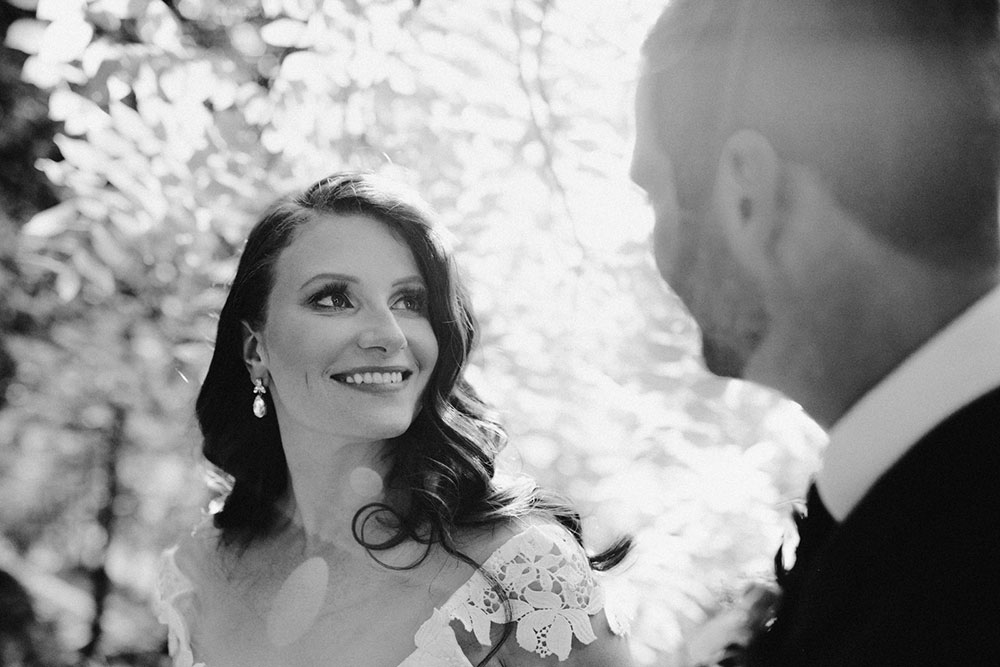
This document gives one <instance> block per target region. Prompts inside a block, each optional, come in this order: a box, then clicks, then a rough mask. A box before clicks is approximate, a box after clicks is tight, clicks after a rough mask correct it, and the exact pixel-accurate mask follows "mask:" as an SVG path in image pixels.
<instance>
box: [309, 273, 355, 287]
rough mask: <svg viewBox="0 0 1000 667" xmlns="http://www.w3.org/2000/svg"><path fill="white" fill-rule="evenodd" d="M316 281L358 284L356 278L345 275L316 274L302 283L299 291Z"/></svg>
mask: <svg viewBox="0 0 1000 667" xmlns="http://www.w3.org/2000/svg"><path fill="white" fill-rule="evenodd" d="M317 280H336V281H338V282H343V283H357V282H360V280H359V279H358V277H357V276H352V275H349V274H347V273H318V274H316V275H315V276H313V277H312V278H310V279H309V280H307V281H305V282H304V283H302V285H301V286H300V287H299V289H303V288H305V287H307V286H308V285H310V284H311V283H314V282H316V281H317Z"/></svg>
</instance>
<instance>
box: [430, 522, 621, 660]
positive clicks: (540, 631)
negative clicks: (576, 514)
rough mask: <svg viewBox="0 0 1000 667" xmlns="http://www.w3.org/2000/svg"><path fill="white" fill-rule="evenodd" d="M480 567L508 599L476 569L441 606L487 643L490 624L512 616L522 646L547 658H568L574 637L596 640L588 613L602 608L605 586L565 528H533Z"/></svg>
mask: <svg viewBox="0 0 1000 667" xmlns="http://www.w3.org/2000/svg"><path fill="white" fill-rule="evenodd" d="M482 569H483V570H484V571H486V572H488V573H489V574H490V575H492V576H493V577H496V583H497V584H498V585H499V588H500V589H501V590H502V591H503V596H504V598H506V600H504V599H501V596H500V593H499V592H498V591H497V590H496V589H495V588H494V587H493V586H491V585H490V582H489V581H488V580H487V578H486V577H484V576H483V574H482V573H480V572H476V573H475V574H474V575H473V576H472V578H471V579H469V581H468V582H466V584H465V585H464V586H462V588H460V589H458V591H456V592H455V595H453V596H452V597H451V599H449V600H448V602H447V603H446V604H445V605H444V607H443V608H442V609H441V611H442V612H443V614H445V615H447V617H448V618H449V619H452V620H458V621H460V622H461V623H462V625H463V626H464V627H465V629H466V630H468V631H470V632H472V633H473V634H474V635H475V637H476V639H477V640H478V641H479V643H480V644H482V645H483V646H489V645H490V628H491V627H492V624H494V623H497V624H503V623H508V622H511V621H514V622H516V623H517V632H516V634H515V637H516V639H517V643H518V645H519V646H520V647H521V648H523V649H524V650H526V651H530V652H533V653H537V654H538V655H539V656H541V657H543V658H544V657H546V656H549V655H553V654H555V655H556V656H558V657H559V660H565V659H566V658H567V657H568V656H569V653H570V649H571V647H572V644H573V638H574V637H575V638H576V639H577V640H578V641H580V642H581V643H583V644H589V643H590V642H592V641H594V639H596V635H595V634H594V629H593V627H592V626H591V623H590V616H592V615H593V614H596V613H597V612H599V611H600V610H601V609H602V608H603V607H604V590H603V589H602V588H601V587H600V586H598V585H597V582H596V581H595V580H594V576H593V573H592V572H591V570H590V564H589V563H588V562H587V556H586V554H585V553H584V552H583V550H582V549H581V548H580V547H579V546H578V545H577V544H576V542H574V541H573V538H572V537H571V536H570V535H569V534H567V533H566V531H565V529H563V528H561V527H559V526H534V527H531V528H529V529H528V530H526V531H525V532H523V533H521V534H520V535H517V536H516V537H514V538H512V539H511V540H509V541H508V542H507V543H505V544H504V545H503V546H501V547H500V548H499V549H498V550H497V551H495V552H494V553H493V555H492V556H490V558H489V559H488V560H487V561H486V562H485V563H483V566H482ZM505 603H506V604H505ZM431 620H434V619H431ZM418 646H419V644H418Z"/></svg>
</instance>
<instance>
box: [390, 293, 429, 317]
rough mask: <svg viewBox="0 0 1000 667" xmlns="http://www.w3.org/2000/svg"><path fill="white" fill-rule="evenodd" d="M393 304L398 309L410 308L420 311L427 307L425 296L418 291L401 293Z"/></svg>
mask: <svg viewBox="0 0 1000 667" xmlns="http://www.w3.org/2000/svg"><path fill="white" fill-rule="evenodd" d="M393 306H394V307H396V308H398V309H400V310H412V311H414V312H417V313H422V312H424V311H425V310H426V308H427V298H426V297H425V296H424V295H423V294H418V293H413V294H403V295H401V296H400V297H399V298H398V299H396V303H394V304H393Z"/></svg>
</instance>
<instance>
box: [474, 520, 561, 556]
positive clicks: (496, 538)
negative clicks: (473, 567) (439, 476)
mask: <svg viewBox="0 0 1000 667" xmlns="http://www.w3.org/2000/svg"><path fill="white" fill-rule="evenodd" d="M532 529H534V530H536V531H542V532H545V533H547V534H550V535H554V536H559V537H561V538H565V539H564V540H561V541H565V540H573V541H575V539H574V538H573V536H572V535H571V534H570V532H569V530H567V529H566V528H565V527H564V526H562V525H561V524H559V523H558V522H557V521H556V520H555V519H552V518H550V517H548V516H546V515H543V514H541V513H538V514H530V515H527V516H521V517H515V518H510V519H507V520H505V521H502V522H498V523H495V524H493V525H491V526H489V527H485V528H478V529H475V530H467V531H466V532H465V533H464V534H463V535H462V536H461V538H460V548H461V550H462V551H463V553H465V554H466V555H467V556H469V557H470V558H471V559H472V560H474V561H475V562H476V563H478V564H479V565H483V564H484V563H485V562H486V561H487V560H489V558H490V557H491V556H493V555H494V554H495V553H497V552H498V551H499V550H500V549H501V548H502V547H504V546H507V545H511V544H514V543H516V542H517V541H518V540H519V539H523V538H524V536H525V535H526V534H528V533H529V532H530V531H532Z"/></svg>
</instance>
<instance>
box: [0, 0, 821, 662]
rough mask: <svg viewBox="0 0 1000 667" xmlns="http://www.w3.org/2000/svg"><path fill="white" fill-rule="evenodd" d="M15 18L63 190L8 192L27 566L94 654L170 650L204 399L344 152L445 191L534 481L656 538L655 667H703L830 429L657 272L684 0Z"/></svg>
mask: <svg viewBox="0 0 1000 667" xmlns="http://www.w3.org/2000/svg"><path fill="white" fill-rule="evenodd" d="M9 5H12V6H16V8H17V13H16V15H13V16H14V18H13V21H12V23H11V24H10V27H9V29H8V30H7V34H6V38H5V45H6V53H12V52H14V51H17V52H20V53H21V54H22V55H21V56H20V60H19V62H21V61H23V67H22V68H21V76H22V78H23V80H24V82H25V83H24V84H18V85H19V86H21V88H19V89H18V91H16V94H15V95H13V96H7V89H6V87H5V91H4V94H5V96H7V97H10V98H11V99H13V100H14V101H15V102H16V103H19V104H20V103H23V104H28V105H30V104H36V102H32V101H30V100H41V101H40V102H39V104H41V105H42V106H41V108H47V113H48V119H44V118H42V119H39V118H38V114H35V116H34V118H35V121H34V122H36V123H38V125H33V126H31V131H25V132H22V133H21V134H22V135H24V136H32V137H39V136H40V137H42V138H44V137H45V128H48V127H57V128H58V133H57V135H56V136H55V138H54V140H53V141H54V146H55V148H52V146H51V144H50V143H48V142H45V143H44V145H43V146H41V148H39V149H37V150H36V152H35V153H34V154H33V155H34V157H38V158H39V159H38V160H37V162H36V165H37V167H38V169H40V170H41V172H43V173H44V175H45V177H46V178H47V179H48V182H49V183H50V184H51V185H52V186H53V187H54V188H56V190H55V191H56V192H57V193H58V196H59V202H60V203H58V204H56V205H54V206H50V207H47V208H45V210H42V211H41V212H39V213H37V214H36V215H33V216H32V217H31V218H30V220H27V221H26V222H25V219H26V218H27V215H28V214H30V213H33V212H34V210H37V208H39V206H36V209H31V208H20V209H16V208H13V207H11V206H10V205H9V204H8V202H7V200H4V206H5V209H6V210H7V215H8V216H13V217H12V218H11V220H15V219H16V222H7V220H6V219H4V225H5V226H4V227H3V228H2V229H0V235H2V238H3V254H2V261H3V263H4V264H3V266H4V267H5V268H4V272H3V273H0V276H2V277H3V281H4V284H3V285H2V286H3V288H4V292H5V302H4V304H3V309H2V311H0V312H2V313H4V317H3V319H0V324H2V323H4V322H5V323H6V324H5V325H3V330H4V331H5V338H6V340H5V341H4V343H5V346H6V347H7V349H8V350H10V352H11V354H12V356H13V358H15V359H16V360H17V364H16V374H15V375H14V376H13V378H12V379H11V380H10V386H9V387H7V388H6V393H5V398H6V401H7V405H6V407H5V408H4V409H3V411H2V412H0V443H2V449H0V479H2V485H0V527H2V529H3V533H2V537H0V568H5V569H8V570H10V571H11V572H12V573H14V574H15V575H17V576H18V577H19V579H20V580H21V581H22V582H23V583H24V584H25V585H26V586H27V587H28V589H29V590H30V591H31V592H32V593H33V595H35V597H36V599H37V601H38V605H39V613H40V614H41V615H42V616H45V617H47V618H52V619H55V622H56V626H57V632H58V634H59V641H60V642H61V646H62V647H63V649H64V651H65V653H66V655H73V654H79V655H85V656H89V657H90V658H91V659H92V660H95V661H100V660H103V661H107V662H110V663H111V664H155V655H156V652H157V651H159V650H160V649H161V647H162V641H163V635H164V633H163V630H162V629H161V628H159V627H158V626H157V624H156V621H155V619H154V618H153V617H152V614H151V612H150V611H149V599H150V595H151V590H152V585H153V581H154V578H155V576H154V572H155V563H156V559H157V556H158V554H159V552H160V551H161V550H162V549H163V548H164V547H166V546H168V545H169V544H170V543H172V542H173V541H175V540H176V539H177V536H178V535H179V534H180V533H181V532H182V531H183V530H186V529H188V527H189V526H190V525H191V524H193V523H194V522H195V521H196V520H197V517H198V512H199V511H200V508H201V507H202V506H203V505H204V503H205V501H206V499H207V497H208V494H207V491H206V490H205V483H204V479H203V471H201V470H199V468H198V466H197V465H196V461H197V454H196V452H197V447H198V445H199V442H198V437H197V429H196V428H195V427H194V425H193V419H192V412H193V401H194V395H195V393H196V391H197V387H198V384H199V381H200V378H201V375H202V373H203V372H204V370H205V369H206V367H207V361H208V358H209V354H210V351H211V341H212V337H213V335H214V319H213V318H214V313H215V312H217V309H218V308H219V307H221V304H222V301H223V298H224V293H225V287H226V281H227V280H229V279H230V277H231V275H232V273H233V272H234V270H235V259H236V256H237V253H238V251H239V249H240V247H241V243H242V240H243V238H244V235H245V233H246V231H247V230H248V227H249V225H250V224H252V222H253V219H254V216H255V214H257V213H259V212H260V211H261V209H262V208H263V206H264V205H265V204H266V203H267V202H268V201H270V200H271V199H272V198H273V197H274V196H275V195H276V194H278V193H280V192H283V191H285V190H288V189H291V188H294V187H298V186H301V185H303V184H305V183H307V182H310V181H311V180H313V179H315V178H317V177H320V176H322V175H325V174H327V173H329V172H331V171H333V170H336V169H340V168H345V167H362V168H370V169H375V170H378V171H380V172H383V173H385V174H386V175H388V176H390V177H393V178H396V179H399V180H403V181H405V182H407V183H409V184H410V185H413V186H415V187H416V188H417V189H418V190H420V191H421V192H422V193H423V194H424V195H425V196H426V197H427V198H428V199H429V200H430V201H431V202H432V204H433V205H434V206H435V207H436V208H437V209H438V211H439V212H440V213H441V215H442V217H443V219H444V221H445V223H446V226H447V228H448V229H449V230H450V232H451V233H452V234H453V236H454V244H455V246H456V250H457V252H458V256H459V261H460V264H461V265H462V266H463V267H464V270H465V272H466V274H467V277H468V279H469V281H470V283H471V285H472V288H473V293H474V299H475V302H476V305H477V310H478V311H479V314H480V316H481V320H482V325H483V331H484V335H483V343H482V347H481V349H480V352H479V353H478V355H477V356H476V358H475V365H474V367H473V368H472V369H471V371H470V375H471V378H472V380H473V381H474V383H475V384H476V385H477V386H478V387H480V388H481V390H482V392H483V393H484V394H485V395H486V396H487V398H489V399H490V400H491V401H492V402H494V403H495V404H496V405H497V406H498V408H499V409H500V410H501V411H502V413H503V416H504V419H505V422H506V424H507V425H508V427H509V429H510V431H511V434H512V445H511V447H510V449H509V451H508V454H507V455H505V456H506V458H505V461H504V469H505V470H507V471H508V472H512V473H520V472H526V473H528V474H532V475H534V476H536V477H538V478H539V479H540V480H541V481H542V482H543V483H544V484H546V485H548V486H551V487H554V488H556V489H559V490H561V491H563V492H564V493H565V494H567V495H568V496H570V497H571V498H572V499H573V501H574V502H576V503H578V504H579V506H580V508H581V509H582V511H583V513H584V515H585V517H586V526H587V529H588V531H589V532H588V541H589V542H590V543H591V544H592V545H594V546H595V547H597V546H599V545H600V544H602V543H604V542H605V541H607V540H609V539H611V538H612V537H613V536H615V535H617V534H618V533H620V532H622V531H628V532H632V533H634V534H636V535H637V536H638V539H639V549H638V554H637V556H636V557H635V558H633V559H632V561H631V563H630V565H629V566H628V567H627V568H626V569H624V570H623V571H622V572H621V573H620V574H619V575H617V576H613V577H611V578H610V580H609V587H610V589H611V596H612V597H613V598H614V599H615V600H616V604H618V606H620V607H621V608H623V609H624V610H625V611H626V612H627V613H630V614H631V615H632V617H633V636H634V639H635V651H636V656H637V659H638V660H639V661H640V663H641V664H659V665H675V664H682V662H683V658H684V651H683V638H684V636H685V634H686V633H687V632H688V631H689V630H690V629H691V628H692V627H694V626H695V625H697V624H698V623H700V622H701V621H702V620H703V619H704V617H705V614H706V613H708V612H710V611H711V610H713V609H714V608H716V607H717V605H719V604H720V603H722V602H724V600H725V599H726V597H727V595H731V594H732V593H733V591H736V590H737V589H739V587H740V586H741V585H742V582H743V581H745V579H746V578H747V577H752V576H755V575H759V574H760V573H762V572H765V571H767V570H768V569H769V567H770V562H771V558H772V554H773V553H774V550H775V549H776V547H777V545H778V543H779V542H780V539H781V536H782V532H783V530H784V528H785V523H784V517H785V516H786V515H787V512H788V510H789V503H790V502H791V500H792V499H794V498H796V497H797V495H798V494H799V493H800V491H801V490H802V489H803V487H804V485H805V480H806V478H807V477H808V475H809V474H810V473H811V472H812V471H813V470H814V468H815V465H816V455H817V451H818V448H819V446H820V444H821V441H822V434H821V433H820V432H819V430H818V429H817V428H816V427H815V426H814V425H813V424H812V423H811V422H809V421H808V420H807V419H806V418H805V417H804V416H803V414H802V413H801V411H800V410H799V409H798V408H797V406H795V405H793V404H790V403H787V402H784V401H782V400H780V399H779V398H778V397H776V396H773V395H771V394H769V393H766V392H764V391H762V390H760V389H757V388H754V387H752V386H749V385H746V384H742V383H738V382H733V381H724V380H719V379H715V378H712V377H710V376H708V375H707V374H706V373H705V372H704V370H703V369H702V368H701V366H700V364H699V363H698V361H697V337H696V330H695V329H694V327H693V325H692V324H691V322H690V321H689V320H688V319H687V317H686V315H685V314H684V312H683V309H682V307H681V306H680V304H679V302H678V301H677V300H676V298H675V297H673V296H672V295H671V294H670V293H669V292H668V291H667V290H666V288H665V287H664V286H663V285H662V283H661V281H660V279H659V277H658V276H657V275H656V272H655V269H654V268H653V266H652V262H651V259H650V257H649V252H648V248H647V235H648V229H649V227H650V214H649V212H648V210H647V206H646V205H645V203H644V202H643V201H642V200H641V198H640V197H639V196H638V195H637V193H636V191H635V190H634V189H633V188H632V187H631V186H630V185H629V184H628V180H627V163H628V154H629V152H630V146H629V140H630V136H631V124H630V117H631V107H632V102H631V99H632V90H633V86H634V79H635V72H636V66H637V62H636V58H637V50H638V44H639V43H640V41H641V38H642V36H643V34H644V31H645V29H646V28H647V27H648V26H650V25H651V24H652V22H653V20H654V19H655V17H656V15H657V14H658V12H659V11H660V9H661V6H662V0H626V1H623V2H618V3H603V2H591V3H584V2H580V0H506V1H503V2H495V1H492V2H490V1H487V0H461V2H455V1H446V0H434V1H432V2H431V1H428V2H423V3H421V4H420V6H419V7H417V6H416V5H415V3H414V2H412V0H231V1H228V2H210V1H209V0H162V1H159V0H16V2H10V3H9ZM6 57H7V56H6V55H5V58H6ZM3 62H7V60H4V61H3ZM4 66H5V67H6V65H4ZM28 84H30V86H29V85H28ZM31 87H36V88H37V90H35V89H34V88H31ZM29 88H31V90H29ZM32 91H34V92H32ZM39 91H41V92H39ZM7 97H5V98H4V105H5V106H4V113H5V116H4V123H6V122H7V121H6V118H7V115H6V114H7V113H8V112H7V108H8V106H7V105H8V102H7V101H6V99H7ZM25 100H28V101H25ZM25 117H27V116H25ZM8 132H10V131H9V130H8V129H7V128H6V127H5V128H4V141H5V142H6V140H7V136H8ZM11 136H13V135H11ZM3 145H6V144H3ZM22 153H23V151H22ZM25 171H27V170H25ZM54 202H55V200H53V201H51V202H47V203H46V206H48V204H52V203H54ZM12 211H13V212H12ZM21 223H23V225H22V224H21ZM12 323H18V325H17V326H14V325H13V324H12ZM11 372H13V366H11ZM8 374H9V373H8ZM95 619H96V622H95Z"/></svg>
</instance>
